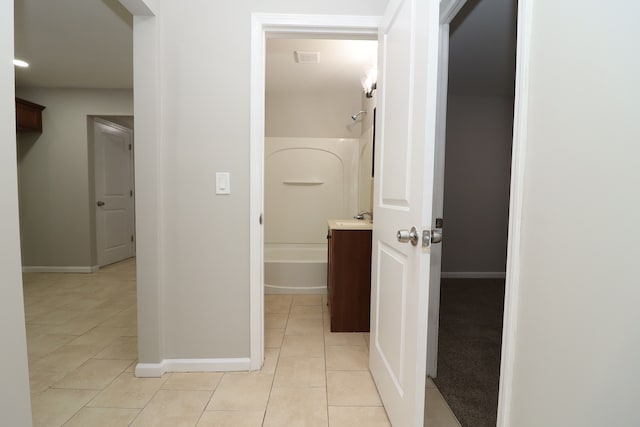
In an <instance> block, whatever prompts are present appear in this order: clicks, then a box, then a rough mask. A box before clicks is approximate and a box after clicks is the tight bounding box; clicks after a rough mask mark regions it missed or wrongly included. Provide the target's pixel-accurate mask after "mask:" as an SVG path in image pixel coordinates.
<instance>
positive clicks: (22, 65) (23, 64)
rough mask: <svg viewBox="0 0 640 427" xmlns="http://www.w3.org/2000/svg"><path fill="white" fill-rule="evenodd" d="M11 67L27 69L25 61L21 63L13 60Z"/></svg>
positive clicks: (27, 64)
mask: <svg viewBox="0 0 640 427" xmlns="http://www.w3.org/2000/svg"><path fill="white" fill-rule="evenodd" d="M13 65H15V66H16V67H22V68H27V67H28V66H29V63H28V62H26V61H23V60H22V59H14V60H13Z"/></svg>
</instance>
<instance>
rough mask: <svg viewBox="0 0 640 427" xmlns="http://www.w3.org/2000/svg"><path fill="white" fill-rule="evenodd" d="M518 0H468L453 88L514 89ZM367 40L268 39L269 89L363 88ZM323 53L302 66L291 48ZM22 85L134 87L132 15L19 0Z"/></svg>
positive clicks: (115, 5) (453, 53)
mask: <svg viewBox="0 0 640 427" xmlns="http://www.w3.org/2000/svg"><path fill="white" fill-rule="evenodd" d="M515 16H516V0H468V2H467V4H466V5H465V7H464V8H463V10H462V11H461V12H460V13H459V14H458V16H457V17H456V19H455V20H454V22H452V24H451V43H450V77H449V90H450V92H451V93H454V94H461V95H464V94H466V95H513V92H514V89H513V81H514V74H515V59H514V57H515V54H514V53H515ZM375 44H376V43H375V42H372V41H367V40H355V41H345V40H342V41H336V40H318V39H316V40H306V41H302V40H294V39H278V38H274V39H268V41H267V64H266V67H267V70H266V71H267V82H268V87H267V91H268V92H279V91H294V90H300V91H307V92H310V91H316V90H327V88H328V87H331V88H333V89H334V90H343V89H347V88H353V87H354V86H356V87H360V79H361V78H363V77H364V76H365V74H366V72H367V70H369V69H370V68H371V66H372V64H373V63H374V62H375V60H374V58H375V53H376V50H377V49H376V47H375ZM295 50H303V51H318V52H320V63H319V64H298V63H296V62H295V61H294V53H293V52H294V51H295ZM15 52H16V58H20V59H24V60H26V61H27V62H29V63H30V64H31V66H30V67H29V68H26V69H23V68H17V67H16V84H17V85H18V86H37V87H66V88H131V87H132V86H133V70H132V68H133V66H132V63H133V42H132V17H131V15H130V14H129V12H128V11H127V10H126V9H125V8H124V7H123V6H122V5H121V4H120V3H119V1H118V0H55V1H42V0H15Z"/></svg>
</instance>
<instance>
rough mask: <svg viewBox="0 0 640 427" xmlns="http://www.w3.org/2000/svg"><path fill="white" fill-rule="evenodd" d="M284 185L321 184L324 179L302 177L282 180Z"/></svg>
mask: <svg viewBox="0 0 640 427" xmlns="http://www.w3.org/2000/svg"><path fill="white" fill-rule="evenodd" d="M282 183H283V184H285V185H322V184H324V181H319V180H302V179H289V180H286V181H282Z"/></svg>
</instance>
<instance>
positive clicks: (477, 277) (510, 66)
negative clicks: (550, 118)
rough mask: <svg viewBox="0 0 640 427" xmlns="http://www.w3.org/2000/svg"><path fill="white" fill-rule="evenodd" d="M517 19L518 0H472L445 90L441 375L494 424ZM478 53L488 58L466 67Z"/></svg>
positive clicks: (454, 396) (454, 395)
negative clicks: (503, 0)
mask: <svg viewBox="0 0 640 427" xmlns="http://www.w3.org/2000/svg"><path fill="white" fill-rule="evenodd" d="M516 17H517V2H516V1H512V2H498V1H493V0H468V1H467V2H466V3H465V4H464V6H462V8H461V9H459V12H457V14H456V15H455V17H454V18H453V19H452V20H451V22H450V24H449V26H448V31H447V41H448V43H447V45H448V52H447V56H448V62H449V63H448V70H447V72H448V75H447V77H448V88H447V98H446V100H445V102H444V104H441V108H442V110H444V109H445V108H446V144H444V138H445V136H444V132H443V133H442V135H441V138H443V140H442V144H443V146H444V147H445V148H444V151H445V155H444V172H443V176H444V199H443V218H444V230H445V233H444V234H445V236H446V237H445V238H444V240H443V247H442V251H443V255H442V275H441V277H442V280H441V281H440V288H439V295H438V296H437V297H438V301H439V302H440V306H439V325H438V327H439V330H438V333H437V337H438V338H437V339H438V342H437V348H438V354H437V376H436V377H435V378H434V382H435V384H436V385H437V386H438V389H439V390H440V392H441V393H442V395H443V397H444V399H445V400H446V401H447V403H448V405H449V406H450V408H451V409H452V411H453V413H454V414H455V415H456V417H457V418H458V420H459V421H460V423H461V424H462V425H463V426H466V425H473V426H495V425H496V421H497V404H498V390H499V382H500V365H501V347H502V325H503V314H504V295H505V271H506V258H507V240H508V236H507V231H508V228H509V205H510V182H511V176H510V172H511V159H512V150H511V148H512V141H513V123H514V120H513V118H514V96H515V68H516V67H515V57H516V52H515V51H516V20H517V19H516ZM478 34H482V36H481V37H480V36H478ZM474 38H475V44H474V46H473V49H472V50H471V46H470V45H469V41H470V40H473V39H474ZM485 39H491V40H493V42H492V43H484V42H483V40H485ZM476 57H482V58H484V59H483V62H481V63H477V64H476V65H475V66H474V72H473V73H469V71H468V70H469V64H470V63H473V61H474V60H473V58H476ZM476 62H477V61H476ZM496 64H500V65H499V66H498V65H496ZM436 318H438V317H436ZM435 374H436V372H435V371H431V372H430V375H431V376H433V375H435Z"/></svg>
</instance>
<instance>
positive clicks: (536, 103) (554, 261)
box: [505, 0, 640, 427]
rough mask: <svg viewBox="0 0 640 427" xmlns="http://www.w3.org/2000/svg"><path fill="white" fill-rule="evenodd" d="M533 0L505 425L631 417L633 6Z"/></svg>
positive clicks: (636, 61)
mask: <svg viewBox="0 0 640 427" xmlns="http://www.w3.org/2000/svg"><path fill="white" fill-rule="evenodd" d="M527 3H529V4H532V9H533V15H532V19H531V23H530V25H531V31H532V33H531V51H530V54H529V60H530V66H529V73H530V84H529V88H528V91H527V93H528V104H527V108H528V111H527V114H526V120H527V126H528V127H527V129H526V133H525V139H526V150H527V151H526V164H525V176H524V189H523V195H524V200H523V213H522V221H523V223H522V228H521V232H522V241H521V243H520V251H521V258H520V272H519V280H520V293H519V299H518V301H517V307H518V319H517V320H518V323H517V337H516V342H515V344H516V349H515V350H516V353H515V366H514V375H515V378H514V382H513V401H512V405H511V411H512V413H511V417H510V419H508V420H506V424H505V425H508V426H518V427H528V426H532V427H533V426H542V425H545V426H563V427H571V426H576V427H578V426H579V427H588V426H604V425H607V426H637V425H640V412H638V404H637V397H638V395H640V364H639V363H638V361H639V356H638V355H640V328H639V325H640V310H639V309H638V302H639V301H640V263H639V262H638V258H639V255H640V250H639V249H638V241H640V226H639V225H638V218H640V191H639V189H638V185H639V183H640V167H639V166H638V165H639V163H638V159H640V144H639V143H638V142H639V141H640V120H639V117H640V115H639V113H640V109H639V107H638V100H639V99H640V85H639V84H638V76H640V56H639V55H638V54H637V52H638V40H640V27H638V25H637V21H638V18H639V17H640V5H639V4H637V3H630V2H627V1H623V0H617V1H612V2H601V1H596V0H588V1H578V0H570V1H569V0H568V1H563V2H557V1H551V0H535V1H533V0H527V1H526V2H521V7H522V6H523V5H526V4H527Z"/></svg>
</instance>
